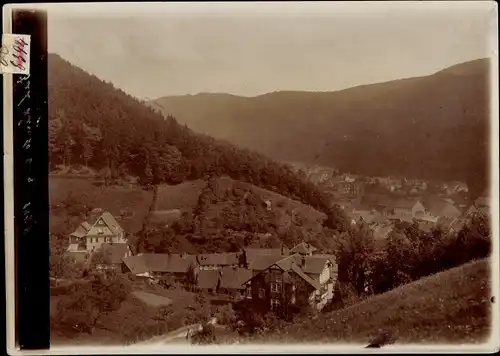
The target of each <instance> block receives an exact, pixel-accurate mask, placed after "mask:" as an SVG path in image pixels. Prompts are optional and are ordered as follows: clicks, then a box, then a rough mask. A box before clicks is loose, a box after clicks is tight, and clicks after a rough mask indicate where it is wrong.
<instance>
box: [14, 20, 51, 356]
mask: <svg viewBox="0 0 500 356" xmlns="http://www.w3.org/2000/svg"><path fill="white" fill-rule="evenodd" d="M12 33H14V34H26V35H30V36H31V48H30V50H31V54H30V74H29V75H17V74H14V75H13V79H12V82H13V88H12V90H13V92H12V94H13V103H12V109H13V110H12V114H13V116H12V117H13V128H14V132H13V135H14V216H15V220H14V226H15V230H14V231H15V233H14V239H15V242H14V246H15V247H14V248H15V261H16V262H15V271H16V343H17V344H18V345H19V347H20V348H21V349H24V350H35V349H38V350H39V349H47V348H49V347H50V286H49V256H50V249H49V223H48V222H49V212H48V209H49V194H48V186H49V185H48V173H49V172H48V109H47V105H48V98H47V94H48V93H47V14H46V12H45V11H39V10H13V12H12ZM13 267H14V266H13Z"/></svg>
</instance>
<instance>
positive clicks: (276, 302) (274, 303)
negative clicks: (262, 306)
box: [271, 298, 280, 309]
mask: <svg viewBox="0 0 500 356" xmlns="http://www.w3.org/2000/svg"><path fill="white" fill-rule="evenodd" d="M279 305H280V301H279V299H274V298H273V299H271V308H272V309H276V308H277V307H278V306H279Z"/></svg>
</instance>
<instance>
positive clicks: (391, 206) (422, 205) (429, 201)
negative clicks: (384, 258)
mask: <svg viewBox="0 0 500 356" xmlns="http://www.w3.org/2000/svg"><path fill="white" fill-rule="evenodd" d="M341 207H342V208H343V210H344V211H345V212H346V214H347V215H348V217H349V218H350V219H351V224H359V223H361V222H364V223H366V224H368V226H369V227H371V228H372V230H373V233H374V236H375V237H376V238H385V237H387V236H388V234H389V233H390V232H391V231H392V227H393V226H394V224H393V223H394V222H395V221H404V222H409V223H413V222H417V223H418V225H419V228H420V229H421V230H423V231H426V232H430V231H432V229H434V228H441V229H443V230H446V231H451V232H454V231H455V232H456V231H458V230H460V229H461V228H462V227H463V225H464V223H466V222H467V221H468V219H469V218H470V217H471V216H473V215H475V214H480V215H483V216H484V217H486V218H489V211H490V204H489V198H487V195H483V196H481V197H479V198H478V199H476V200H475V201H474V202H473V203H472V204H471V205H470V206H469V207H467V208H465V209H464V208H463V207H462V206H457V205H456V204H455V202H454V201H452V200H451V199H447V198H443V197H428V198H424V199H419V198H414V199H411V198H390V197H388V196H385V195H380V194H370V195H365V196H363V198H362V199H360V200H359V201H354V202H347V203H345V204H343V205H341Z"/></svg>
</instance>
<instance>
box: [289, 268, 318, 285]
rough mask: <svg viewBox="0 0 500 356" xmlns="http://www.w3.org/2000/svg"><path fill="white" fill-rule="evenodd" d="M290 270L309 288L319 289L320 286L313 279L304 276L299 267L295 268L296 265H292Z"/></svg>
mask: <svg viewBox="0 0 500 356" xmlns="http://www.w3.org/2000/svg"><path fill="white" fill-rule="evenodd" d="M291 270H292V271H294V272H295V273H296V274H297V275H299V276H300V277H301V278H302V279H304V280H305V281H306V282H307V283H309V284H310V285H311V286H313V287H314V288H315V289H320V288H321V285H320V284H319V282H318V281H315V280H314V279H312V278H311V277H309V276H308V275H307V274H305V272H304V271H302V269H301V268H300V267H299V266H297V264H295V263H292V265H291Z"/></svg>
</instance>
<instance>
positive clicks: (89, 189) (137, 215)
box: [49, 177, 153, 233]
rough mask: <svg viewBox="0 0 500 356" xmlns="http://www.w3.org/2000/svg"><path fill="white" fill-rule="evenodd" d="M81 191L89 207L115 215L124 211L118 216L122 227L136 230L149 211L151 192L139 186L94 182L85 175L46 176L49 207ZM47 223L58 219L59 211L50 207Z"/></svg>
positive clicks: (132, 231)
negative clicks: (96, 184)
mask: <svg viewBox="0 0 500 356" xmlns="http://www.w3.org/2000/svg"><path fill="white" fill-rule="evenodd" d="M70 195H74V196H79V195H85V196H86V198H87V199H86V201H89V202H90V204H92V206H93V207H98V208H102V209H105V210H108V211H110V212H111V213H112V214H113V215H114V216H116V217H119V216H120V214H121V213H125V214H128V216H127V217H124V218H122V219H120V220H119V221H120V223H121V224H122V226H123V228H124V229H125V231H127V232H129V233H134V232H137V231H139V230H140V229H141V227H142V223H143V221H144V219H145V217H146V216H147V214H148V212H149V208H150V206H151V204H152V200H153V192H152V191H147V190H144V189H142V188H140V187H120V186H110V187H105V186H95V185H94V184H92V180H90V179H86V178H58V177H50V179H49V199H50V204H51V206H52V207H55V206H57V205H60V204H62V203H63V202H64V201H65V200H66V199H67V197H68V196H70ZM52 215H53V216H52V217H51V226H54V224H57V223H58V219H59V218H60V214H58V212H57V209H56V210H53V214H52Z"/></svg>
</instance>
